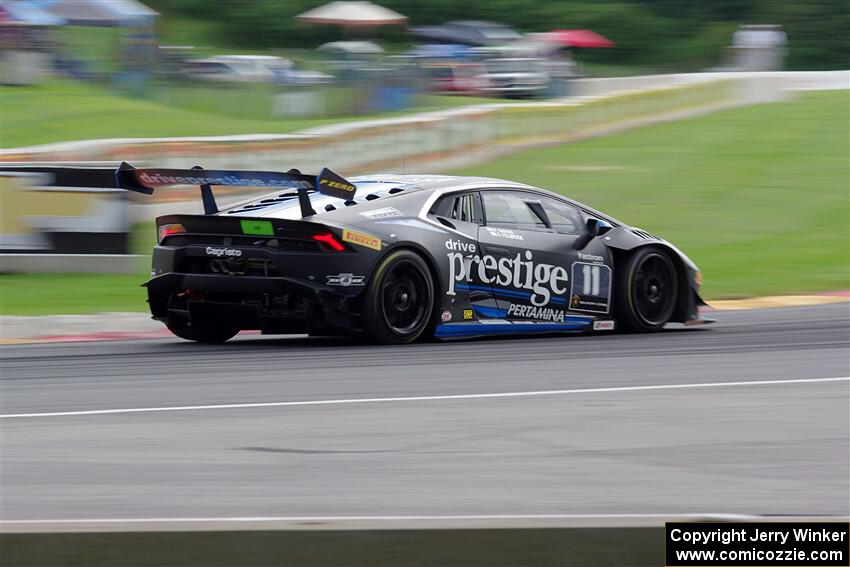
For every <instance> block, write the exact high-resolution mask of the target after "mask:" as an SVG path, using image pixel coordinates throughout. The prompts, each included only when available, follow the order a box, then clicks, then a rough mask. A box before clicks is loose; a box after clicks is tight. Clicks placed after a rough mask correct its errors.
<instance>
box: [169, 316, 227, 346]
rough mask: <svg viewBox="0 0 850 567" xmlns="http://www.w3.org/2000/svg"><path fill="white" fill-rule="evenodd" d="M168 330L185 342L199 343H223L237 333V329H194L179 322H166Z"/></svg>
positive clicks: (213, 327) (224, 327)
mask: <svg viewBox="0 0 850 567" xmlns="http://www.w3.org/2000/svg"><path fill="white" fill-rule="evenodd" d="M165 326H166V327H168V330H169V331H171V332H172V333H174V334H175V335H177V336H178V337H180V338H181V339H186V340H187V341H195V342H199V343H213V344H216V343H223V342H226V341H228V340H230V339H232V338H233V337H235V336H236V335H237V333H239V329H235V328H233V327H228V326H204V327H199V328H195V327H192V326H190V325H189V324H187V323H183V322H182V321H181V323H180V324H177V323H172V322H168V323H166V324H165Z"/></svg>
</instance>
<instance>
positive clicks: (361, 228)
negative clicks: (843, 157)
mask: <svg viewBox="0 0 850 567" xmlns="http://www.w3.org/2000/svg"><path fill="white" fill-rule="evenodd" d="M4 169H9V168H4ZM14 169H15V170H16V171H31V172H35V171H38V172H49V173H52V174H53V176H52V181H53V184H54V185H73V186H96V187H103V186H109V187H116V186H117V187H123V188H125V189H130V190H134V191H140V192H144V193H151V192H152V191H153V189H154V188H158V187H161V186H167V185H187V184H192V185H199V186H200V187H201V196H202V200H203V205H204V210H205V213H206V214H203V215H167V216H163V217H159V218H158V219H157V220H156V225H157V231H158V236H159V242H158V244H157V246H156V248H154V251H153V269H152V271H151V279H150V281H148V282H147V284H146V286H147V290H148V301H149V303H150V309H151V313H152V314H153V317H154V319H157V320H160V321H162V322H163V323H165V325H166V326H167V327H168V328H169V329H170V330H171V331H172V332H173V333H174V334H175V335H177V336H179V337H182V338H185V339H190V340H195V341H202V342H221V341H226V340H227V339H229V338H231V337H233V336H234V335H236V334H237V333H238V332H239V331H240V330H243V329H259V330H261V331H262V332H263V333H309V334H311V335H349V336H354V337H363V338H367V339H368V340H371V341H376V342H381V343H410V342H413V341H416V340H419V339H425V338H429V337H436V338H439V339H455V338H461V337H476V336H489V335H497V334H501V335H514V334H529V333H553V332H562V331H613V330H615V329H620V330H628V331H636V332H645V331H657V330H659V329H661V328H662V327H664V325H665V324H666V323H668V322H681V323H685V324H701V323H705V322H708V320H707V319H702V318H700V316H699V313H698V307H699V306H700V305H702V304H703V302H702V300H701V299H700V296H699V287H700V284H701V281H702V278H701V275H700V272H699V269H698V268H697V267H696V265H694V263H693V262H692V261H691V260H690V259H688V257H687V256H685V255H684V254H683V253H682V252H680V251H679V250H678V249H677V248H676V247H675V246H673V245H672V244H670V243H669V242H666V241H665V240H663V239H661V238H658V237H656V236H653V235H652V234H650V233H648V232H646V231H644V230H640V229H637V228H634V227H630V226H627V225H625V224H623V223H621V222H619V221H617V220H615V219H613V218H611V217H609V216H607V215H605V214H603V213H601V212H599V211H596V210H593V209H591V208H590V207H587V206H585V205H582V204H581V203H577V202H575V201H572V200H570V199H567V198H565V197H563V196H561V195H558V194H556V193H551V192H549V191H545V190H543V189H539V188H537V187H531V186H528V185H523V184H521V183H514V182H511V181H503V180H499V179H489V178H480V177H449V176H440V175H366V176H360V177H355V178H353V179H351V180H350V181H349V180H346V179H343V178H341V177H339V176H338V175H336V174H334V173H333V172H332V171H330V170H327V169H325V170H323V171H322V173H321V174H319V175H318V176H313V175H305V174H302V173H300V172H299V171H297V170H290V171H289V172H287V173H275V172H251V171H215V170H203V169H192V170H173V169H135V168H133V167H131V166H129V165H127V164H122V165H121V166H120V167H119V168H118V169H117V170H116V169H101V168H47V167H25V168H21V167H17V168H14ZM215 185H231V186H253V187H268V188H274V189H276V190H275V191H274V192H272V193H270V194H268V195H266V196H264V197H261V198H256V199H252V200H250V201H246V202H242V203H239V204H237V205H234V206H230V207H227V208H223V209H221V210H219V208H218V205H217V203H216V201H215V197H214V195H213V191H212V187H213V186H215Z"/></svg>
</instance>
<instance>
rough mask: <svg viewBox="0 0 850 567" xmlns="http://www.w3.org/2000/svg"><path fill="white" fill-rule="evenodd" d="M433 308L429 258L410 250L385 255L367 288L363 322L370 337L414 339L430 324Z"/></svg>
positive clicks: (391, 341) (383, 340)
mask: <svg viewBox="0 0 850 567" xmlns="http://www.w3.org/2000/svg"><path fill="white" fill-rule="evenodd" d="M433 312H434V282H433V279H432V277H431V270H430V269H429V268H428V264H426V263H425V260H423V259H422V257H421V256H419V255H418V254H416V253H414V252H411V251H409V250H399V251H397V252H393V253H391V254H390V255H389V256H387V257H386V258H384V259H383V260H382V261H381V263H380V264H379V265H378V268H377V269H376V270H375V275H374V277H373V278H372V281H371V282H370V284H369V289H368V290H367V292H366V299H365V304H364V309H363V320H364V321H363V323H364V326H365V327H366V330H367V333H368V335H369V337H370V338H371V339H373V340H375V341H378V342H381V343H386V344H403V343H412V342H414V341H415V340H417V339H419V338H420V337H422V336H423V334H424V333H425V331H426V330H427V329H428V328H429V326H430V324H431V321H432V319H433Z"/></svg>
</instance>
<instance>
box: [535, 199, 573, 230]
mask: <svg viewBox="0 0 850 567" xmlns="http://www.w3.org/2000/svg"><path fill="white" fill-rule="evenodd" d="M540 203H541V204H542V205H543V210H544V211H546V216H547V217H549V223H550V224H551V225H552V229H553V230H554V231H555V232H557V233H558V234H581V233H582V232H584V219H582V216H581V213H580V212H579V211H578V209H576V208H575V207H573V206H571V205H569V204H567V203H564V202H562V201H558V200H557V199H552V198H550V197H540Z"/></svg>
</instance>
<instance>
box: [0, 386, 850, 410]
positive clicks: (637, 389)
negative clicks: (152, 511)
mask: <svg viewBox="0 0 850 567" xmlns="http://www.w3.org/2000/svg"><path fill="white" fill-rule="evenodd" d="M846 381H850V376H840V377H833V378H802V379H792V380H751V381H745V382H710V383H705V384H658V385H653V386H616V387H610V388H580V389H574V390H537V391H531V392H501V393H495V394H449V395H442V396H404V397H394V398H353V399H342V400H304V401H297V402H254V403H242V404H214V405H197V406H165V407H150V408H119V409H100V410H80V411H56V412H41V413H7V414H2V415H0V419H15V418H27V417H66V416H83V415H110V414H124V413H150V412H169V411H195V410H220V409H245V408H273V407H295V406H331V405H353V404H374V403H386V402H428V401H439V400H476V399H489V398H523V397H532V396H565V395H571V394H598V393H607V392H642V391H648V390H684V389H696V388H727V387H728V388H731V387H739V386H771V385H778V384H805V383H812V382H846Z"/></svg>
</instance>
